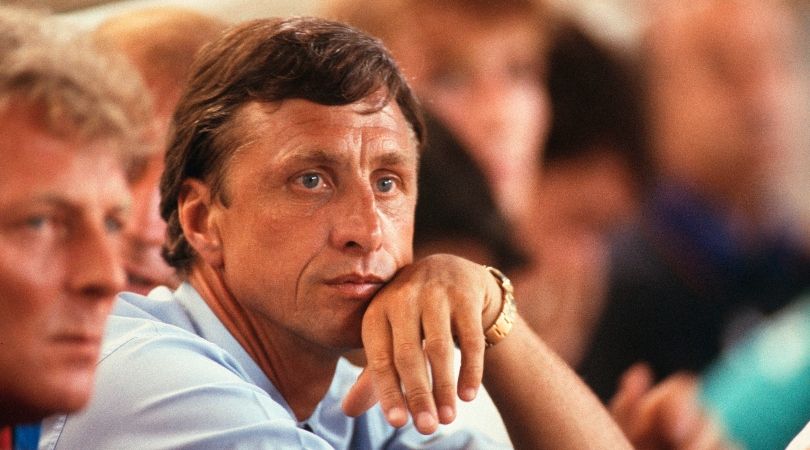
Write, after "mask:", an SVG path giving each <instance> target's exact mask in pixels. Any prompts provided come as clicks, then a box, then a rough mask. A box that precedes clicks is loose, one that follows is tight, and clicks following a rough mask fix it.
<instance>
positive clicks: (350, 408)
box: [341, 369, 377, 417]
mask: <svg viewBox="0 0 810 450" xmlns="http://www.w3.org/2000/svg"><path fill="white" fill-rule="evenodd" d="M376 403H377V396H376V395H374V386H373V385H372V383H371V376H370V375H369V374H368V372H367V371H366V370H365V369H363V371H362V372H361V373H360V376H359V377H357V381H355V382H354V385H352V387H351V389H349V392H347V393H346V396H345V397H343V404H342V405H341V408H342V409H343V412H344V413H345V414H346V415H347V416H350V417H357V416H359V415H361V414H363V413H364V412H366V411H367V410H368V409H369V408H371V407H372V406H374V404H376Z"/></svg>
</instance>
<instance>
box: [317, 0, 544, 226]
mask: <svg viewBox="0 0 810 450" xmlns="http://www.w3.org/2000/svg"><path fill="white" fill-rule="evenodd" d="M326 13H327V14H328V15H330V16H333V17H336V18H338V19H341V20H346V21H347V22H348V23H350V24H352V25H355V26H358V27H359V28H361V29H363V30H365V31H367V32H369V33H371V34H372V35H375V36H378V37H380V38H381V39H382V40H383V42H385V44H386V46H387V47H388V48H389V49H391V53H392V54H393V55H394V57H395V58H396V59H397V61H398V62H399V63H400V64H401V66H402V70H403V72H404V73H405V75H406V76H407V77H408V80H409V82H410V83H411V85H412V86H413V89H414V92H416V94H417V96H418V97H419V98H420V100H421V101H422V102H423V104H424V105H425V108H426V109H427V110H430V111H431V112H432V113H433V114H435V115H436V117H437V118H438V119H439V120H441V121H442V122H443V123H444V124H446V126H447V127H448V129H449V130H450V131H451V132H452V133H453V134H454V135H456V136H457V137H458V139H459V141H460V143H461V144H462V145H463V146H464V147H465V148H466V149H467V150H468V151H469V152H470V155H471V156H472V159H473V161H475V163H476V164H477V165H478V166H479V167H480V169H481V171H482V172H483V174H484V176H485V179H486V180H487V182H488V183H489V184H490V186H491V188H492V190H493V193H494V196H495V200H496V202H497V204H498V207H499V208H500V209H502V210H503V211H505V212H506V213H507V215H508V216H510V218H513V216H515V215H520V214H521V210H522V209H524V208H525V206H526V205H525V202H526V201H527V200H528V199H527V197H528V195H527V193H528V192H527V191H528V188H527V187H526V185H528V184H531V183H532V182H531V181H529V180H527V178H531V176H532V174H533V172H535V171H537V170H538V165H539V155H540V152H541V151H542V143H543V141H544V139H545V134H546V130H547V128H548V125H549V120H550V117H549V107H548V99H547V95H546V90H545V87H544V83H543V76H542V74H543V73H544V64H545V56H544V55H545V47H546V46H547V40H548V36H547V34H548V28H549V17H548V14H547V13H546V10H545V8H544V7H543V6H542V4H541V2H538V1H534V0H509V1H501V2H490V1H483V0H482V1H479V0H476V1H466V0H444V1H432V0H401V1H393V2H377V1H373V0H369V1H343V2H341V1H337V2H334V4H330V5H329V8H327V12H326ZM518 180H520V181H518Z"/></svg>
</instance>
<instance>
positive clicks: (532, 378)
mask: <svg viewBox="0 0 810 450" xmlns="http://www.w3.org/2000/svg"><path fill="white" fill-rule="evenodd" d="M193 73H194V75H193V76H192V78H191V81H190V84H189V87H188V90H187V91H186V93H185V94H184V96H183V97H182V99H181V100H180V103H179V105H178V110H177V112H176V114H175V119H174V120H175V122H174V126H173V133H172V137H171V139H170V142H171V144H170V146H169V150H168V153H167V159H166V171H165V173H164V176H163V178H162V181H161V195H162V202H161V214H162V216H163V217H164V219H166V220H167V222H168V227H169V240H168V243H167V249H166V253H165V254H166V256H167V260H168V261H169V262H170V264H172V265H173V266H174V267H176V268H178V269H179V270H180V272H181V273H182V274H183V277H184V279H185V282H184V283H183V284H181V286H180V287H179V288H178V289H177V290H176V291H174V292H171V291H169V290H168V289H156V290H154V291H152V293H151V294H150V297H142V296H138V295H133V294H124V295H122V296H121V297H120V298H119V303H118V305H117V307H116V308H117V309H116V313H115V315H114V316H113V318H112V319H111V321H110V325H109V327H108V335H107V337H106V339H105V345H104V351H103V355H102V360H101V363H100V365H99V382H98V386H97V388H98V391H97V395H96V397H95V399H94V401H93V403H92V405H91V406H90V408H89V409H88V410H87V411H86V412H84V413H82V414H76V415H70V416H61V417H55V418H52V419H50V420H48V421H47V422H46V426H45V429H46V434H45V435H44V437H43V440H42V442H41V447H44V448H54V447H62V448H122V447H132V446H136V447H138V448H166V447H172V448H178V447H193V448H308V449H315V448H383V447H387V448H403V447H413V446H419V447H423V448H453V447H468V446H471V447H476V446H478V447H481V446H485V447H489V444H487V443H485V442H482V441H480V440H479V436H477V435H475V434H473V433H471V432H459V433H455V434H452V435H447V434H444V433H443V432H442V431H439V432H438V434H432V433H435V432H436V431H437V428H438V426H439V424H440V423H449V422H451V421H452V420H453V418H454V416H455V411H456V408H455V402H456V397H460V398H461V399H463V400H470V399H472V398H473V397H475V394H476V391H477V390H478V388H479V386H480V384H481V381H482V378H483V382H484V384H485V385H486V387H487V389H488V390H489V393H490V395H491V396H492V398H493V399H494V401H495V403H496V404H497V405H498V407H499V408H500V410H501V413H502V415H503V417H504V419H505V421H506V423H507V425H508V427H509V429H510V432H511V435H510V437H511V438H512V440H513V442H514V443H515V444H516V445H517V446H519V447H527V448H543V447H548V448H587V447H591V448H594V447H597V446H606V447H610V448H626V447H628V444H627V443H626V442H625V440H624V438H623V437H622V435H621V432H620V431H619V430H618V429H617V428H616V426H615V424H614V423H613V422H612V421H611V420H610V418H609V416H608V415H607V414H606V412H605V411H604V409H603V408H602V406H601V405H600V404H599V402H598V401H596V399H595V398H594V397H593V396H592V395H591V394H590V393H589V392H588V391H587V389H585V388H584V386H583V385H582V384H581V383H580V382H579V381H578V380H577V378H576V376H575V375H574V374H573V373H572V372H571V371H570V370H569V369H568V368H567V367H566V366H565V365H564V363H562V362H561V361H560V360H559V359H558V358H557V357H556V356H554V355H553V354H552V353H551V352H550V351H549V350H548V349H547V348H546V347H545V346H544V345H543V344H542V342H540V341H539V339H538V338H537V337H536V336H535V335H534V334H533V333H532V331H531V330H530V329H529V328H528V326H527V325H526V324H525V323H524V322H523V321H522V320H521V319H520V317H519V316H518V315H517V314H516V313H515V311H514V308H513V299H512V288H511V284H510V283H509V281H508V280H507V279H506V278H505V277H503V275H502V274H500V272H498V271H497V270H495V269H491V268H485V267H482V266H479V265H477V264H474V263H471V262H469V261H466V260H463V259H461V258H457V257H452V256H448V255H437V256H432V257H428V258H425V259H422V260H419V261H413V258H412V248H411V237H412V231H413V213H414V207H415V202H416V190H417V187H416V171H417V160H418V152H419V148H420V147H421V144H422V141H423V139H424V133H423V126H422V123H421V119H420V112H419V109H418V106H417V104H416V102H415V100H414V98H413V97H412V95H411V93H410V89H409V88H408V86H407V84H406V83H405V81H404V79H403V78H402V76H401V74H400V73H399V70H398V69H397V67H396V65H395V64H394V62H393V60H392V59H391V57H390V56H389V55H388V53H387V52H386V51H385V49H384V48H383V47H382V46H381V44H380V43H379V42H378V41H376V40H374V39H372V38H369V37H368V36H365V35H363V34H362V33H359V32H358V31H356V30H354V29H352V28H349V27H347V26H344V25H341V24H338V23H335V22H329V21H325V20H321V19H287V20H281V19H266V20H258V21H254V22H248V23H245V24H243V25H241V26H238V27H236V28H234V29H232V30H230V31H229V32H227V33H226V34H225V35H224V36H223V37H222V38H221V39H220V40H218V41H216V42H215V43H214V44H212V45H211V46H210V47H208V48H207V49H206V51H205V52H204V53H203V54H202V55H201V57H200V59H199V60H198V61H197V63H196V64H195V68H194V70H193ZM166 299H172V301H164V300H166ZM454 342H455V343H456V344H457V345H458V346H459V347H460V350H461V354H462V357H463V359H462V366H461V372H460V375H459V377H458V382H456V376H455V374H454V373H453V370H452V354H453V351H452V349H453V345H454ZM487 344H488V345H487ZM360 346H364V347H365V350H366V353H367V355H368V366H367V368H366V370H365V372H364V373H363V375H361V376H360V377H359V379H358V378H357V372H356V371H355V370H353V368H352V367H350V366H349V365H348V363H346V362H345V361H344V360H342V359H341V355H342V354H343V353H344V352H345V351H347V350H349V349H354V348H358V347H360ZM485 346H486V347H487V348H485ZM538 380H543V382H542V388H540V389H538V388H537V387H538ZM352 385H353V386H352ZM378 401H379V406H378V407H373V408H372V409H370V410H368V411H367V409H368V408H370V407H371V406H372V405H373V404H374V403H376V402H378ZM341 403H342V408H341ZM344 411H345V412H344ZM410 417H412V418H413V421H412V422H411V421H410V420H409V418H410ZM431 434H432V435H431ZM426 435H429V436H426Z"/></svg>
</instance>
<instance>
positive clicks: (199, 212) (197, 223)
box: [177, 178, 223, 268]
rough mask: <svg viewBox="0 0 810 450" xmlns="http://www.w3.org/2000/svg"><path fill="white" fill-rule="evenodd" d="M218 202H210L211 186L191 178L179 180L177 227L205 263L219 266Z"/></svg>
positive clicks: (220, 260)
mask: <svg viewBox="0 0 810 450" xmlns="http://www.w3.org/2000/svg"><path fill="white" fill-rule="evenodd" d="M221 208H222V205H221V204H220V203H219V202H217V201H214V199H213V198H212V196H211V188H210V187H209V186H208V185H207V184H205V183H203V182H202V181H200V180H196V179H193V178H189V179H186V180H185V181H183V186H182V188H181V189H180V195H179V196H178V199H177V212H178V215H179V219H180V226H181V227H183V234H184V235H185V237H186V241H188V243H189V245H191V247H192V248H194V251H196V252H197V254H198V255H199V256H200V258H202V260H203V261H205V262H206V263H207V264H208V265H210V266H212V267H214V268H220V267H221V266H222V261H223V258H222V241H221V240H220V233H219V224H218V221H217V218H218V216H219V214H218V213H219V210H220V209H221Z"/></svg>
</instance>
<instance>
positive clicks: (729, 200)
mask: <svg viewBox="0 0 810 450" xmlns="http://www.w3.org/2000/svg"><path fill="white" fill-rule="evenodd" d="M651 29H652V30H654V31H653V32H652V33H651V34H650V36H649V39H648V42H647V44H648V53H647V54H646V55H645V60H646V61H648V64H649V67H648V70H649V74H650V83H649V89H650V94H649V95H650V98H651V105H650V111H651V119H652V120H651V123H652V132H653V140H652V142H653V143H654V144H655V156H656V158H657V162H658V164H659V166H660V167H661V170H662V171H663V173H664V174H665V175H666V176H668V177H672V178H674V179H676V180H679V182H681V183H683V184H685V185H686V186H687V187H690V188H692V189H694V190H696V191H697V192H700V193H701V194H702V195H703V196H705V197H706V198H707V200H709V201H710V202H713V203H715V204H716V205H719V206H720V207H721V208H723V209H724V210H726V211H728V214H729V216H731V217H733V218H734V219H733V220H736V221H737V222H741V223H739V224H738V226H740V227H749V228H750V227H752V226H753V227H755V226H757V222H764V221H767V220H768V218H769V217H772V216H773V214H772V213H773V202H772V201H771V200H772V199H771V198H769V197H768V195H767V192H768V190H769V189H770V187H769V186H771V183H774V180H775V173H774V169H775V167H778V166H779V163H780V161H782V160H783V159H784V158H785V156H786V153H787V152H788V149H789V148H790V145H792V144H791V139H793V138H794V137H795V136H800V133H799V132H798V130H799V128H797V127H798V126H800V125H799V122H798V121H797V119H798V116H797V114H796V113H797V112H798V111H799V110H798V109H797V108H796V106H797V104H796V102H797V100H798V99H801V98H803V95H804V94H803V92H802V91H801V89H800V86H801V83H802V81H801V77H800V72H799V71H798V70H797V69H798V67H797V65H796V64H795V62H796V60H797V58H798V57H797V56H795V53H796V50H795V47H794V41H793V39H794V36H795V34H794V33H795V23H793V22H792V21H791V20H790V17H789V16H788V15H787V13H786V11H784V10H783V9H780V7H779V6H778V5H776V4H774V2H755V1H748V0H738V1H731V2H710V3H709V5H708V6H702V7H698V8H697V10H696V11H694V12H682V11H679V10H678V9H677V8H676V9H675V10H674V11H673V12H671V13H664V14H661V15H660V17H658V18H657V19H656V22H655V23H654V25H653V26H652V28H651Z"/></svg>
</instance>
